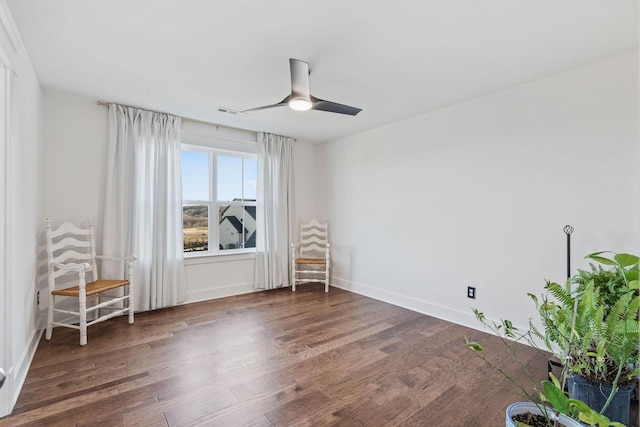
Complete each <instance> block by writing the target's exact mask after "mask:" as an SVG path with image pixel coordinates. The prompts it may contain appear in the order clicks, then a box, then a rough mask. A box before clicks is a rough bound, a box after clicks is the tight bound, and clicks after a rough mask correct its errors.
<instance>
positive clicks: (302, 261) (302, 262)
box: [296, 258, 327, 264]
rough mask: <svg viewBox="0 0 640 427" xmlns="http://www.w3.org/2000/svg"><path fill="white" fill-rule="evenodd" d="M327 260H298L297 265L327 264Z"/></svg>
mask: <svg viewBox="0 0 640 427" xmlns="http://www.w3.org/2000/svg"><path fill="white" fill-rule="evenodd" d="M326 263H327V260H326V259H324V258H297V259H296V264H326Z"/></svg>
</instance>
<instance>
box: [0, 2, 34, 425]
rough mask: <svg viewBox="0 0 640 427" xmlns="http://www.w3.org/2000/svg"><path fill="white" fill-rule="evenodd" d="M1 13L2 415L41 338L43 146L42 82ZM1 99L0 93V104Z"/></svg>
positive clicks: (2, 8)
mask: <svg viewBox="0 0 640 427" xmlns="http://www.w3.org/2000/svg"><path fill="white" fill-rule="evenodd" d="M0 14H2V15H3V19H2V24H1V25H0V27H2V31H0V45H1V48H0V50H1V51H3V53H4V54H5V55H6V56H7V58H6V59H7V60H8V62H9V63H10V67H11V70H12V72H11V75H10V85H9V86H10V88H9V90H8V99H9V105H8V107H9V115H10V120H9V123H8V132H7V134H6V135H7V141H6V144H5V146H4V147H3V148H4V150H3V151H4V152H5V153H6V158H5V159H2V160H3V161H4V164H3V166H2V169H3V171H4V178H5V179H6V181H5V183H4V185H5V187H4V189H3V190H4V197H5V200H4V207H5V208H4V211H3V212H1V213H0V215H3V217H4V226H5V227H4V229H3V230H2V231H3V232H6V233H3V236H2V238H3V241H2V244H3V245H4V249H3V251H2V252H3V253H4V257H5V258H4V260H3V265H4V268H5V271H2V272H1V274H0V276H1V277H2V281H3V283H2V284H0V286H2V290H0V297H1V298H2V302H1V303H0V305H2V310H3V313H2V315H1V316H0V318H2V319H3V321H2V324H0V328H3V333H2V334H0V336H2V340H1V341H2V342H1V344H2V354H1V355H0V364H3V365H4V366H3V368H4V369H5V370H6V371H7V382H6V383H5V386H4V387H3V389H2V391H0V399H2V402H1V403H0V416H4V415H6V413H7V412H8V411H9V410H10V409H11V408H12V407H13V405H14V404H15V401H16V399H17V398H18V393H19V391H20V388H21V387H22V384H23V382H24V380H25V377H26V375H27V371H28V368H29V365H30V363H31V359H32V357H33V354H34V353H35V348H36V346H37V343H38V340H39V337H40V331H39V329H38V326H39V325H38V318H37V316H36V312H37V310H36V264H37V252H38V235H37V225H38V222H39V219H40V218H39V214H40V210H39V206H40V203H39V197H40V187H41V182H42V176H41V149H42V148H41V125H40V123H41V122H40V120H41V94H40V84H39V82H38V79H37V77H36V74H35V72H34V70H33V67H32V64H31V61H30V60H29V57H28V55H27V53H26V52H25V50H24V46H23V45H22V41H21V40H20V36H19V33H18V32H17V29H16V28H15V24H14V23H13V19H12V18H11V16H10V13H9V11H8V10H7V9H6V4H4V3H2V4H0ZM5 24H6V26H5ZM3 62H4V61H3ZM2 84H4V81H3V82H2ZM3 94H4V91H3ZM5 95H6V94H5ZM5 101H6V98H5V96H3V97H2V99H0V102H2V103H3V104H5ZM2 140H3V141H4V138H2ZM0 181H1V180H0ZM5 322H6V323H5Z"/></svg>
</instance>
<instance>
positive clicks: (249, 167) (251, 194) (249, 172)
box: [244, 159, 258, 247]
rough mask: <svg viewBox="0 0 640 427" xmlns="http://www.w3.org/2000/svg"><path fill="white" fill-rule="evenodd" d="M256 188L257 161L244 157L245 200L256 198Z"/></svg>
mask: <svg viewBox="0 0 640 427" xmlns="http://www.w3.org/2000/svg"><path fill="white" fill-rule="evenodd" d="M257 188H258V161H257V160H256V159H244V198H245V200H256V192H257ZM252 247H254V246H252Z"/></svg>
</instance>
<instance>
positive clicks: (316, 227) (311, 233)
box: [300, 219, 329, 258]
mask: <svg viewBox="0 0 640 427" xmlns="http://www.w3.org/2000/svg"><path fill="white" fill-rule="evenodd" d="M328 239H329V224H328V223H327V222H326V221H318V220H317V219H312V220H310V221H308V222H302V223H301V224H300V257H301V258H324V257H325V250H326V246H327V243H328Z"/></svg>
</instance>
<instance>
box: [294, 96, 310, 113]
mask: <svg viewBox="0 0 640 427" xmlns="http://www.w3.org/2000/svg"><path fill="white" fill-rule="evenodd" d="M289 107H290V108H291V109H292V110H296V111H307V110H310V109H311V101H309V100H308V99H304V98H299V99H292V100H291V101H289Z"/></svg>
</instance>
